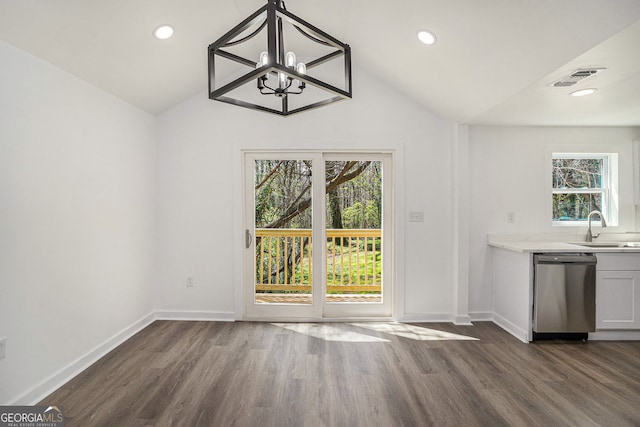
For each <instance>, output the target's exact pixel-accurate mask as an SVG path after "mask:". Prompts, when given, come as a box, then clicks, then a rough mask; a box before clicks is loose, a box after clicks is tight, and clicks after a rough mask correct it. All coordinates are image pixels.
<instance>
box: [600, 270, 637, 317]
mask: <svg viewBox="0 0 640 427" xmlns="http://www.w3.org/2000/svg"><path fill="white" fill-rule="evenodd" d="M638 328H640V271H598V272H597V273H596V329H638Z"/></svg>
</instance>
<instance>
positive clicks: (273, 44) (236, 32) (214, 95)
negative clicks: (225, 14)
mask: <svg viewBox="0 0 640 427" xmlns="http://www.w3.org/2000/svg"><path fill="white" fill-rule="evenodd" d="M265 13H266V18H264V16H263V15H264V14H265ZM263 18H264V22H262V23H260V25H259V26H258V28H257V29H256V30H255V31H253V32H252V33H250V34H248V35H246V36H244V37H241V38H238V37H239V36H241V35H242V34H243V33H245V32H246V31H247V29H249V28H252V27H253V26H255V25H256V24H258V23H259V22H260V20H261V19H263ZM283 20H284V21H286V22H288V23H290V24H291V25H292V26H293V28H295V29H296V30H297V31H298V32H299V33H300V34H302V35H303V36H305V37H306V38H307V39H309V40H311V41H312V42H315V43H318V44H321V45H324V46H326V47H328V48H330V49H333V51H332V52H330V53H328V54H324V55H322V56H319V57H317V58H315V59H312V60H310V61H308V62H306V64H305V65H306V69H307V71H308V70H311V69H313V68H314V67H317V66H319V65H322V64H324V63H326V62H328V61H336V60H339V59H340V58H343V60H344V64H343V67H344V89H342V88H339V87H336V86H334V85H332V84H329V83H326V82H324V81H322V80H320V79H318V78H315V77H313V76H311V75H309V74H307V73H300V72H298V71H297V70H296V69H295V67H294V68H289V67H287V66H286V63H285V53H284V48H283V45H284V43H283V31H282V21H283ZM265 26H266V27H267V46H266V52H267V55H268V61H266V64H263V65H261V66H260V64H256V58H245V57H243V56H240V55H237V54H235V53H231V52H229V51H228V50H226V49H227V48H230V47H233V46H237V45H240V44H242V43H244V42H246V41H248V40H250V39H252V38H254V37H255V36H257V35H258V34H259V33H260V32H261V31H262V30H263V29H264V27H265ZM221 58H224V59H226V60H231V61H233V62H236V63H239V64H242V65H243V66H247V67H250V68H251V71H249V72H247V73H246V74H244V75H242V76H241V77H238V78H236V79H235V80H233V81H231V82H229V83H227V84H225V85H223V86H221V87H216V60H217V59H221ZM208 60H209V99H212V100H215V101H220V102H225V103H228V104H233V105H237V106H240V107H245V108H249V109H253V110H259V111H265V112H268V113H274V114H278V115H280V116H289V115H291V114H296V113H300V112H303V111H307V110H311V109H314V108H318V107H322V106H325V105H328V104H331V103H334V102H337V101H342V100H344V99H350V98H352V80H351V48H350V47H349V45H348V44H346V43H343V42H341V41H340V40H338V39H336V38H335V37H333V36H331V35H329V34H327V33H325V32H324V31H322V30H320V29H319V28H317V27H315V26H313V25H312V24H310V23H308V22H307V21H305V20H303V19H301V18H299V17H298V16H296V15H294V14H292V13H290V12H289V11H287V10H286V8H285V5H284V2H283V1H282V0H268V3H267V4H266V5H265V6H263V7H261V8H260V9H258V10H257V11H255V12H254V13H253V14H251V15H250V16H249V17H247V18H246V19H245V20H243V21H242V22H240V23H239V24H238V25H236V26H235V27H234V28H233V29H231V30H230V31H228V32H227V33H226V34H225V35H223V36H222V37H220V38H219V39H218V40H217V41H215V42H214V43H211V44H210V45H209V48H208ZM279 74H284V75H285V76H287V78H288V79H289V85H291V82H292V81H293V80H298V81H299V82H301V86H303V87H304V86H305V85H311V86H314V87H316V88H319V89H321V90H323V91H325V92H327V93H328V95H327V96H329V97H328V98H327V99H323V100H320V101H314V102H311V103H309V104H306V105H303V106H301V107H297V108H290V105H289V95H295V96H298V97H302V96H304V94H300V93H301V92H302V91H301V92H289V94H287V95H286V96H280V108H279V109H275V108H271V107H268V106H264V105H259V104H256V103H252V102H249V101H245V100H241V99H237V98H234V97H232V96H230V95H229V93H230V92H231V91H233V90H235V89H237V88H239V87H240V86H243V85H246V84H255V83H256V81H258V79H260V78H261V77H262V76H265V75H274V76H276V77H278V75H279ZM288 87H289V86H287V88H288ZM269 89H270V88H269ZM256 91H258V88H256ZM259 93H260V92H259ZM298 99H300V98H298Z"/></svg>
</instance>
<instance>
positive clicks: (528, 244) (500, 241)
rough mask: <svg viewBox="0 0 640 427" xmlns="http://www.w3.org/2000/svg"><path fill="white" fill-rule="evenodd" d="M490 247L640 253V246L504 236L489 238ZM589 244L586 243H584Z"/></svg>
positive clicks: (534, 250) (531, 250)
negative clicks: (615, 245) (519, 238)
mask: <svg viewBox="0 0 640 427" xmlns="http://www.w3.org/2000/svg"><path fill="white" fill-rule="evenodd" d="M488 242H489V246H492V247H495V248H501V249H507V250H510V251H514V252H523V253H525V252H528V253H534V252H536V253H538V252H540V253H541V252H545V253H555V252H565V253H566V252H581V253H584V252H589V253H596V252H605V253H616V252H640V246H637V247H602V246H593V247H591V246H583V245H581V243H580V242H576V243H568V242H557V241H555V242H554V241H542V240H526V239H522V240H515V239H514V240H511V239H510V238H505V237H504V236H491V235H490V236H489V237H488ZM584 243H585V244H587V243H586V242H584ZM593 243H594V244H595V245H599V244H601V245H607V244H616V243H618V244H622V243H624V242H605V241H602V242H593Z"/></svg>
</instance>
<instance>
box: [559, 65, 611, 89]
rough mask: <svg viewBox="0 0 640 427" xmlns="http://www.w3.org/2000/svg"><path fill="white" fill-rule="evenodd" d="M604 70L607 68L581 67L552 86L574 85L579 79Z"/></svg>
mask: <svg viewBox="0 0 640 427" xmlns="http://www.w3.org/2000/svg"><path fill="white" fill-rule="evenodd" d="M603 70H605V68H579V69H577V70H576V71H574V72H573V73H571V74H569V75H568V76H565V77H563V78H561V79H560V80H558V81H557V82H555V83H553V85H552V86H554V87H567V86H573V85H574V84H576V83H578V82H579V81H582V80H584V79H586V78H587V77H591V76H593V75H595V74H597V73H599V72H601V71H603Z"/></svg>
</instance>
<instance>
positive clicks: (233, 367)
mask: <svg viewBox="0 0 640 427" xmlns="http://www.w3.org/2000/svg"><path fill="white" fill-rule="evenodd" d="M403 328H405V329H406V331H403ZM447 334H449V335H447ZM455 334H457V335H458V337H457V338H460V339H456V335H455ZM465 337H472V338H475V340H466V339H465V340H463V339H462V338H465ZM40 404H41V405H58V406H62V407H64V410H65V416H66V418H65V421H66V425H68V426H127V427H128V426H188V427H191V426H258V427H269V426H274V427H276V426H277V427H282V426H296V427H297V426H309V427H319V426H349V427H351V426H385V427H386V426H460V425H464V426H576V425H579V426H614V425H615V426H640V343H639V342H588V343H567V342H561V341H558V342H540V343H533V344H524V343H521V342H519V341H518V340H516V339H515V338H513V337H512V336H510V335H509V334H507V333H506V332H504V331H503V330H501V329H500V328H499V327H497V326H496V325H494V324H492V323H488V322H478V323H476V324H475V325H474V326H456V325H451V324H413V325H405V326H403V325H399V324H393V325H391V324H351V323H327V324H310V325H296V326H295V327H294V326H291V325H283V324H270V323H259V322H236V323H229V322H224V323H223V322H220V323H218V322H182V321H156V322H154V323H153V324H151V325H149V326H148V327H147V328H145V329H144V330H143V331H141V332H140V333H138V334H136V335H135V336H134V337H132V338H131V339H129V340H128V341H127V342H125V343H123V344H122V345H121V346H119V347H118V348H116V349H114V350H113V351H112V352H110V353H109V354H107V355H106V356H105V357H103V358H102V359H100V360H99V361H98V362H96V363H95V364H94V365H92V366H91V367H89V368H88V369H87V370H85V371H84V372H82V373H81V374H79V375H78V376H77V377H75V378H74V379H72V380H71V381H69V382H68V383H67V384H65V385H64V386H63V387H61V388H60V389H59V390H57V391H56V392H54V393H53V394H51V395H50V396H49V397H47V398H46V399H44V400H43V401H42V402H40Z"/></svg>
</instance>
